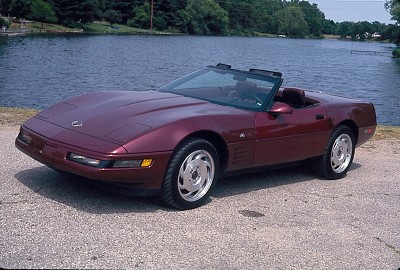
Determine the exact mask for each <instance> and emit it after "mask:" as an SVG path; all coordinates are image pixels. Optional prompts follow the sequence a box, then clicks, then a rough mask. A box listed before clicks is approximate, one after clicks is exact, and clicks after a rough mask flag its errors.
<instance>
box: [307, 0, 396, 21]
mask: <svg viewBox="0 0 400 270" xmlns="http://www.w3.org/2000/svg"><path fill="white" fill-rule="evenodd" d="M309 2H310V3H315V4H317V5H318V8H319V10H321V11H322V12H323V13H324V14H325V18H326V19H328V20H333V21H335V22H343V21H354V22H358V21H368V22H374V21H378V22H381V23H386V24H389V23H391V24H394V23H395V21H392V20H390V17H391V16H390V14H389V12H388V11H387V10H386V9H385V6H384V4H385V0H309Z"/></svg>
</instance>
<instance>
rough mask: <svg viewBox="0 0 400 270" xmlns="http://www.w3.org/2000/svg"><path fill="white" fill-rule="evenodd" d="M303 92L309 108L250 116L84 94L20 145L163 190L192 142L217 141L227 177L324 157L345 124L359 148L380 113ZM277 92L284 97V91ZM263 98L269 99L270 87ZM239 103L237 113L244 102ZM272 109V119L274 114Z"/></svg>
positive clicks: (39, 156)
mask: <svg viewBox="0 0 400 270" xmlns="http://www.w3.org/2000/svg"><path fill="white" fill-rule="evenodd" d="M278 88H279V87H278ZM215 89H216V95H215V96H216V97H213V95H212V88H210V87H208V88H207V95H209V96H212V97H213V98H216V100H218V98H219V96H218V95H221V94H222V93H224V91H228V90H229V91H230V90H231V87H226V89H225V90H224V89H223V88H221V87H218V88H215ZM263 89H264V90H265V89H267V88H266V87H264V88H263ZM196 91H197V90H193V91H192V92H193V93H196ZM271 91H272V90H271ZM305 93H306V94H305V98H306V106H304V107H301V108H293V109H291V108H289V107H288V106H287V105H282V103H279V102H276V100H275V99H273V100H272V96H270V98H271V99H270V101H268V103H267V104H266V105H265V109H263V110H258V109H257V106H255V105H254V103H253V104H250V105H249V110H245V109H241V108H238V107H235V106H226V105H225V106H223V105H221V104H216V103H215V102H208V101H206V100H203V99H199V98H193V97H185V96H182V95H178V94H172V93H165V92H159V91H142V92H101V93H92V94H86V95H82V96H78V97H74V98H71V99H69V100H66V101H63V102H61V103H59V104H57V105H55V106H53V107H51V108H49V109H47V110H45V111H43V112H40V113H39V114H38V115H37V116H34V117H33V118H31V119H29V120H28V121H26V122H25V123H24V124H23V126H22V127H21V133H20V136H19V137H18V138H17V139H16V146H17V148H18V149H19V150H21V151H22V152H24V153H26V154H27V155H29V156H31V157H32V158H34V159H36V160H38V161H40V162H42V163H43V164H46V165H48V166H50V167H52V168H55V169H57V170H61V171H66V172H69V173H73V174H76V175H80V176H83V177H86V178H91V179H96V180H102V181H111V182H119V183H129V184H133V185H135V186H136V187H138V188H148V189H160V188H161V184H162V181H163V178H164V174H165V171H166V168H167V166H168V163H169V160H170V158H171V155H172V154H173V152H174V151H175V150H176V149H177V147H179V144H180V143H181V142H182V141H184V140H185V139H187V138H189V137H201V138H204V139H207V140H209V141H211V142H212V143H214V147H215V148H216V149H217V151H218V154H219V155H220V159H221V163H222V162H224V164H222V165H223V166H222V167H223V168H224V169H225V171H227V172H229V171H236V170H241V169H248V168H253V167H261V166H267V165H274V164H280V163H286V162H292V161H300V160H304V159H307V158H311V157H316V156H320V155H322V154H323V153H324V149H325V147H326V144H327V141H328V139H329V136H330V134H331V133H332V131H333V130H334V129H335V128H336V127H337V126H338V125H340V124H345V125H348V126H349V127H350V128H351V129H352V130H353V132H354V134H355V137H356V139H357V146H358V145H361V144H362V143H364V142H366V141H367V140H368V139H370V138H371V137H372V136H373V134H374V132H375V127H376V115H375V110H374V107H373V105H372V104H370V103H364V102H361V101H355V100H352V99H347V98H342V97H337V96H331V95H326V94H321V93H317V92H308V91H306V92H305ZM273 94H274V95H275V94H276V97H277V99H278V98H280V99H282V97H281V96H282V93H281V91H279V92H277V93H276V92H274V93H273ZM263 95H264V96H266V95H268V89H267V90H265V92H264V94H263ZM228 99H229V100H230V101H232V102H237V100H236V99H235V98H231V97H229V96H226V97H223V98H221V99H220V100H228ZM232 104H236V103H232ZM237 104H238V106H239V107H240V106H242V105H244V104H245V103H237ZM274 104H275V105H276V107H275V111H274V113H272V112H269V111H268V108H272V107H273V105H274ZM75 121H77V122H76V123H77V125H75V126H74V125H72V123H73V122H75ZM21 134H22V135H21ZM24 136H25V137H24ZM24 138H30V139H26V140H24ZM69 153H74V154H77V155H82V156H85V157H88V158H91V159H95V160H100V161H101V164H107V165H104V166H103V165H102V166H103V167H101V166H100V165H99V166H98V167H93V166H89V165H84V164H81V163H78V162H75V161H71V160H68V159H67V157H68V155H69ZM145 158H150V159H153V163H152V165H151V166H150V167H146V168H114V167H112V164H113V162H115V161H121V160H123V161H126V160H142V159H145ZM110 164H111V165H110Z"/></svg>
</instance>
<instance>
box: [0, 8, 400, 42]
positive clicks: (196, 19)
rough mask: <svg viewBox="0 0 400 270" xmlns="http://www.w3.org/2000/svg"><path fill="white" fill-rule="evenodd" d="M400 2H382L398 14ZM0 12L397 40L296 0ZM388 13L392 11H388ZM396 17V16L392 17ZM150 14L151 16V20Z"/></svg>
mask: <svg viewBox="0 0 400 270" xmlns="http://www.w3.org/2000/svg"><path fill="white" fill-rule="evenodd" d="M398 1H399V0H391V1H387V2H386V8H387V9H388V10H389V11H390V12H392V9H393V13H394V14H397V13H396V12H398V3H399V2H398ZM0 13H1V14H4V15H5V16H12V17H17V18H27V19H32V20H36V21H40V22H50V23H59V24H62V25H65V26H68V27H76V26H78V25H81V24H84V23H88V22H94V21H96V20H100V21H103V20H104V21H107V22H109V23H111V24H114V23H119V24H126V25H128V26H132V27H138V28H149V27H150V23H151V24H152V28H153V29H156V30H161V31H164V30H167V31H171V32H180V33H188V34H197V35H254V34H255V33H257V32H260V33H269V34H277V35H285V36H289V37H300V38H301V37H320V36H321V35H322V34H336V35H340V36H341V37H342V38H353V39H356V38H359V39H368V38H371V37H372V34H373V33H375V32H379V33H380V35H381V37H380V38H381V39H390V40H392V41H395V42H396V37H397V44H398V43H399V40H398V39H399V37H398V36H399V32H400V31H399V26H398V25H386V24H382V23H379V22H373V23H370V22H341V23H335V22H334V21H332V20H327V19H325V15H324V13H323V12H322V11H321V10H319V8H318V6H317V4H311V3H309V2H308V1H300V0H291V1H286V0H157V1H154V2H153V1H152V0H1V1H0ZM392 15H393V14H392ZM393 16H394V17H395V15H393ZM151 18H152V19H151Z"/></svg>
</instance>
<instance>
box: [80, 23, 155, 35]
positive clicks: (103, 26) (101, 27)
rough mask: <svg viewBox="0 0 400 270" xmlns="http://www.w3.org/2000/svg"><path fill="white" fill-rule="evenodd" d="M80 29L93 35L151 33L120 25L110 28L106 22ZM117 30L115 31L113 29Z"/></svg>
mask: <svg viewBox="0 0 400 270" xmlns="http://www.w3.org/2000/svg"><path fill="white" fill-rule="evenodd" d="M80 27H81V28H82V29H83V30H84V32H93V33H107V34H114V33H115V34H117V33H126V34H146V33H151V32H150V30H146V29H139V28H134V27H129V26H127V25H122V24H114V25H113V27H114V28H111V25H110V24H109V23H106V22H97V23H86V24H81V25H80ZM115 28H117V29H115ZM153 32H154V33H158V32H157V31H153Z"/></svg>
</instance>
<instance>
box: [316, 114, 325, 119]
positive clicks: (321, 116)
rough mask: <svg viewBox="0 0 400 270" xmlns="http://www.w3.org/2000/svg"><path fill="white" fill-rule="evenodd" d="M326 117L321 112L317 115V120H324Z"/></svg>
mask: <svg viewBox="0 0 400 270" xmlns="http://www.w3.org/2000/svg"><path fill="white" fill-rule="evenodd" d="M324 118H325V116H324V115H323V114H321V113H319V114H316V115H315V119H317V120H322V119H324Z"/></svg>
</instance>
